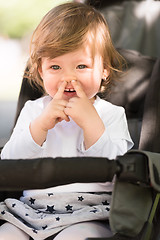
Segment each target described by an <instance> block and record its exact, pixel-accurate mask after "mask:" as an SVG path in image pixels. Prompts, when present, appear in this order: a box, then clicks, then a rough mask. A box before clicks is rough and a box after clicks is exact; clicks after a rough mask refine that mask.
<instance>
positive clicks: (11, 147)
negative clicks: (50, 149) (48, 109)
mask: <svg viewBox="0 0 160 240" xmlns="http://www.w3.org/2000/svg"><path fill="white" fill-rule="evenodd" d="M31 105H33V104H31V101H28V102H27V103H26V104H25V106H24V108H23V109H22V111H21V113H20V116H19V118H18V121H17V124H16V126H15V128H14V130H13V133H12V136H11V138H10V140H9V141H8V142H7V143H6V145H5V146H4V148H3V150H2V152H1V159H20V158H23V159H24V158H34V157H41V155H42V151H43V146H42V147H40V146H39V145H38V144H36V143H35V142H34V140H33V139H32V136H31V134H30V130H29V125H30V122H31V121H32V119H34V118H35V114H36V111H35V109H33V106H31Z"/></svg>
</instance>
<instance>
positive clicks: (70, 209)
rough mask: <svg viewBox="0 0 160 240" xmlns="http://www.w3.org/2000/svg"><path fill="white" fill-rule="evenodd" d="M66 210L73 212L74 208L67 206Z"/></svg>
mask: <svg viewBox="0 0 160 240" xmlns="http://www.w3.org/2000/svg"><path fill="white" fill-rule="evenodd" d="M65 208H66V211H72V208H73V206H71V205H69V204H68V205H67V206H65Z"/></svg>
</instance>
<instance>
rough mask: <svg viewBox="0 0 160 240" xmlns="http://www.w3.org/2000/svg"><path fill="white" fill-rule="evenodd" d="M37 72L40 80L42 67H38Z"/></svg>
mask: <svg viewBox="0 0 160 240" xmlns="http://www.w3.org/2000/svg"><path fill="white" fill-rule="evenodd" d="M38 72H39V75H40V76H41V78H42V67H41V65H40V66H39V67H38Z"/></svg>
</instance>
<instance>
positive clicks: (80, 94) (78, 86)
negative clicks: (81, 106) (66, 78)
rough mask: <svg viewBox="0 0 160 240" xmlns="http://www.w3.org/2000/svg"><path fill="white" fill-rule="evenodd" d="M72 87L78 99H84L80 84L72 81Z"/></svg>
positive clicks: (84, 95)
mask: <svg viewBox="0 0 160 240" xmlns="http://www.w3.org/2000/svg"><path fill="white" fill-rule="evenodd" d="M72 85H73V87H74V89H75V91H76V93H77V96H78V97H80V98H84V97H86V94H85V92H84V90H83V88H82V86H81V84H80V82H78V81H75V80H72Z"/></svg>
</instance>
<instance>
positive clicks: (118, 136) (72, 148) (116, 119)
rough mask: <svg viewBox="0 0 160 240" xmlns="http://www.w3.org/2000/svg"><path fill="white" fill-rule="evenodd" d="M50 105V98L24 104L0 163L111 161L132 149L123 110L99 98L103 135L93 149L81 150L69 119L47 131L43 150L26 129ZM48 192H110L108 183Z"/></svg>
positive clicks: (77, 131)
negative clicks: (76, 159) (86, 158)
mask: <svg viewBox="0 0 160 240" xmlns="http://www.w3.org/2000/svg"><path fill="white" fill-rule="evenodd" d="M50 101H51V97H49V96H45V97H42V98H39V99H37V100H34V101H27V102H26V104H25V106H24V108H23V109H22V111H21V114H20V116H19V118H18V121H17V124H16V126H15V128H14V131H13V134H12V136H11V138H10V140H9V141H8V143H7V144H6V145H5V146H4V148H3V150H2V153H1V158H2V159H20V158H23V159H27V158H38V157H53V158H54V157H76V156H93V157H107V158H109V159H115V158H116V156H117V155H123V154H124V153H126V152H127V151H128V150H129V149H130V148H131V147H132V146H133V142H132V140H131V138H130V134H129V132H128V126H127V121H126V116H125V111H124V109H123V108H122V107H119V106H115V105H113V104H111V103H109V102H107V101H105V100H102V99H100V98H99V97H97V98H96V100H95V102H94V107H95V109H96V111H97V112H98V114H99V116H100V117H101V119H102V121H103V123H104V125H105V132H104V133H103V135H102V136H101V137H100V138H99V139H98V141H97V142H96V143H95V144H94V145H92V146H91V147H90V148H89V149H87V150H85V149H84V144H83V131H82V129H81V128H80V127H79V126H78V125H77V124H76V123H75V122H74V121H73V120H72V119H70V122H65V121H62V122H60V123H58V124H56V126H55V127H54V128H53V129H51V130H49V131H48V135H47V138H46V141H45V143H44V144H43V146H39V145H38V144H36V143H35V142H34V140H33V139H32V136H31V134H30V130H29V125H30V122H31V121H32V120H34V119H35V118H36V117H37V116H38V115H40V114H41V112H42V111H43V110H44V108H45V107H46V105H47V104H48V103H49V102H50ZM107 186H108V187H107ZM51 189H52V190H54V191H56V192H58V191H63V192H68V191H69V192H70V191H76V192H77V191H78V192H80V191H82V192H96V191H99V192H100V191H110V190H111V189H110V183H74V184H68V185H64V186H58V187H54V188H51ZM51 189H50V190H51ZM33 191H34V192H35V190H31V191H25V195H26V194H27V195H28V194H30V193H31V192H33ZM37 191H46V190H37Z"/></svg>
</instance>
